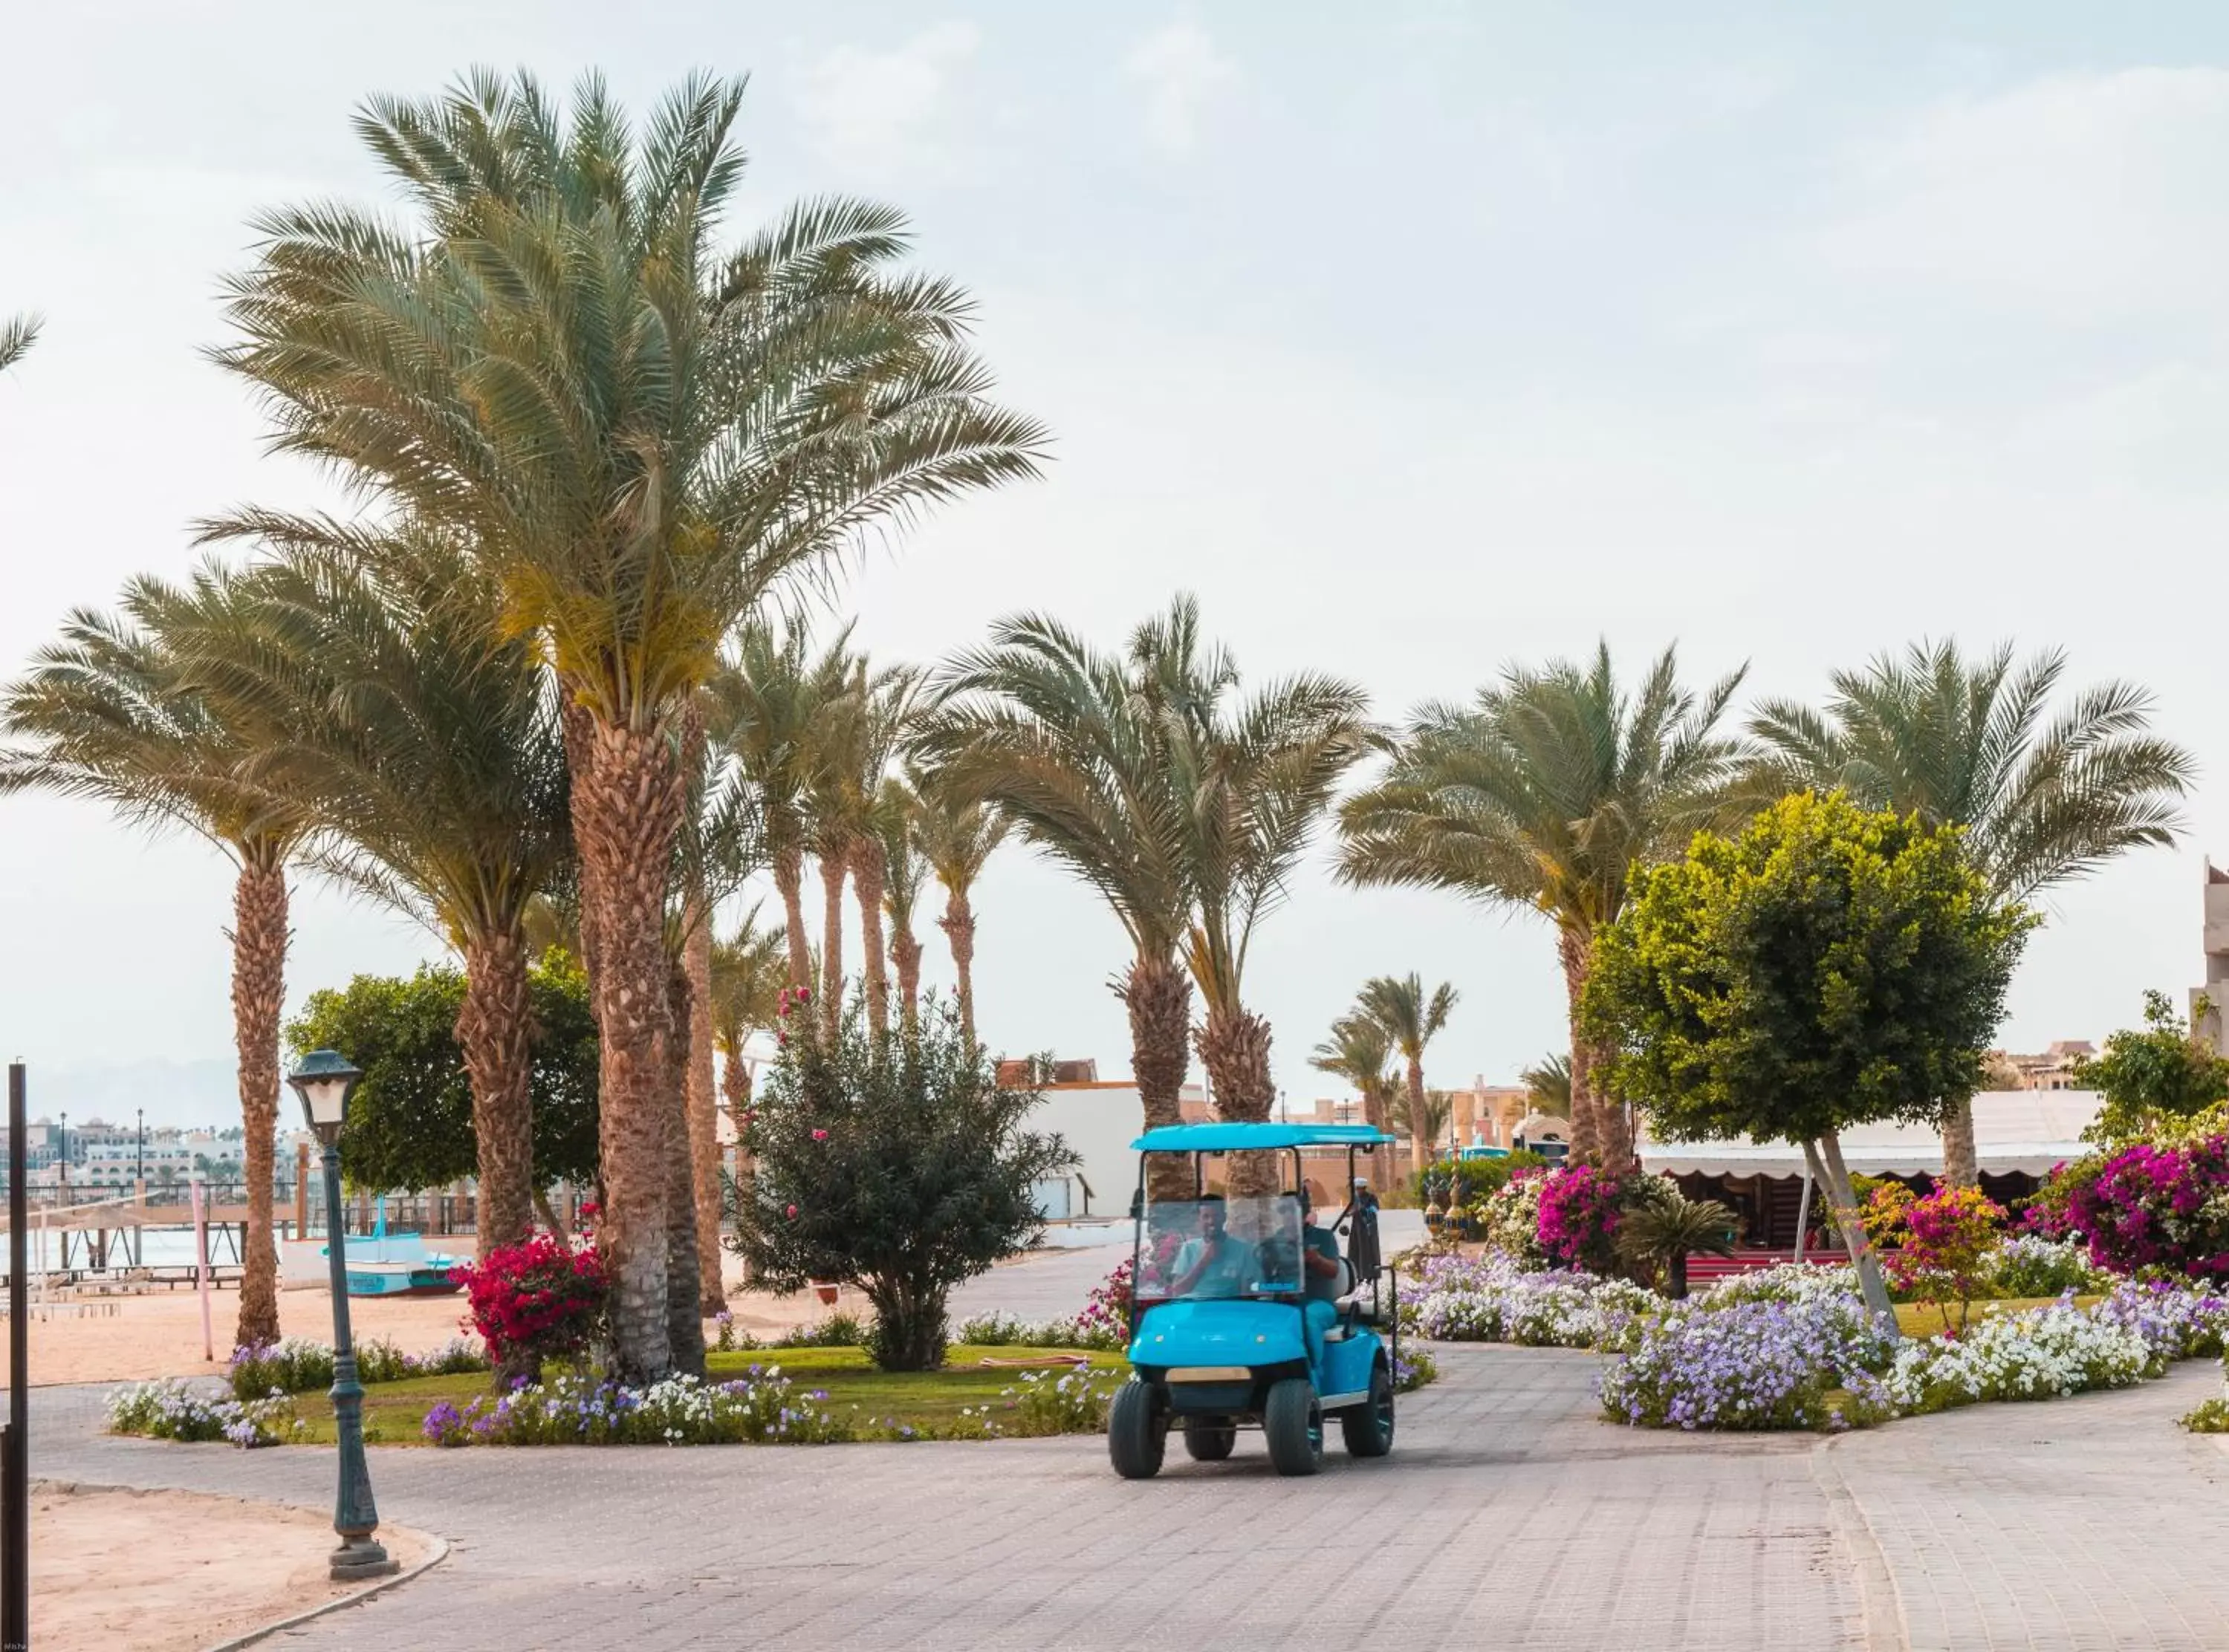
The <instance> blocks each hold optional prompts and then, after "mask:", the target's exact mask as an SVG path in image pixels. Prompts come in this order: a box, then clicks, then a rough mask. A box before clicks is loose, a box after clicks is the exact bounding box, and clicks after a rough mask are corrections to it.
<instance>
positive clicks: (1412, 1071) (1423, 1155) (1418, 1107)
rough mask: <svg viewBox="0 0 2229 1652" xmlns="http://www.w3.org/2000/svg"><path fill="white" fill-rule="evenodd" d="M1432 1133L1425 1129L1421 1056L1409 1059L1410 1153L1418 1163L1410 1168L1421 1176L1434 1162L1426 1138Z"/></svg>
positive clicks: (1429, 1144) (1422, 1063)
mask: <svg viewBox="0 0 2229 1652" xmlns="http://www.w3.org/2000/svg"><path fill="white" fill-rule="evenodd" d="M1429 1133H1430V1132H1429V1131H1428V1130H1426V1129H1425V1128H1424V1062H1423V1057H1421V1056H1411V1057H1410V1058H1409V1153H1410V1157H1411V1158H1413V1159H1414V1160H1415V1161H1416V1162H1415V1163H1414V1164H1413V1165H1411V1166H1410V1169H1412V1170H1414V1171H1415V1173H1416V1175H1419V1176H1421V1175H1423V1174H1424V1167H1425V1166H1426V1165H1427V1164H1429V1163H1430V1162H1432V1153H1431V1143H1429V1142H1427V1141H1426V1140H1425V1139H1424V1137H1426V1136H1427V1135H1429Z"/></svg>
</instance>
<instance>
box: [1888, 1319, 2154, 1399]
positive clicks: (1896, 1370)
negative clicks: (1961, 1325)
mask: <svg viewBox="0 0 2229 1652" xmlns="http://www.w3.org/2000/svg"><path fill="white" fill-rule="evenodd" d="M2166 1367H2167V1361H2166V1359H2165V1357H2164V1356H2163V1355H2161V1354H2156V1353H2155V1352H2154V1350H2153V1348H2151V1346H2150V1345H2149V1344H2148V1343H2147V1342H2146V1341H2145V1340H2144V1338H2143V1337H2142V1336H2141V1335H2137V1334H2136V1332H2135V1331H2134V1330H2131V1329H2128V1328H2126V1327H2124V1326H2123V1325H2120V1324H2117V1323H2116V1322H2113V1321H2112V1320H2110V1319H2108V1318H2105V1317H2104V1316H2100V1315H2097V1314H2094V1313H2085V1312H2084V1311H2083V1310H2082V1309H2079V1308H2077V1307H2076V1306H2075V1305H2074V1304H2073V1303H2072V1301H2065V1302H2059V1303H2052V1305H2051V1306H2049V1307H2047V1308H2031V1309H2027V1310H2026V1311H2025V1312H2022V1313H2017V1314H1999V1315H1994V1316H1990V1317H1988V1318H1986V1319H1984V1320H1982V1322H1980V1323H1979V1324H1977V1325H1975V1326H1972V1327H1970V1328H1969V1329H1966V1330H1964V1331H1962V1332H1961V1333H1960V1334H1959V1335H1957V1336H1956V1337H1913V1338H1911V1339H1909V1340H1907V1341H1905V1342H1904V1343H1903V1344H1902V1345H1901V1346H1900V1347H1899V1348H1898V1349H1897V1354H1896V1361H1895V1363H1894V1364H1893V1365H1892V1366H1891V1367H1889V1371H1888V1393H1889V1399H1890V1400H1891V1402H1892V1404H1893V1405H1895V1407H1896V1409H1897V1410H1898V1412H1907V1413H1915V1414H1917V1413H1924V1412H1934V1411H1942V1410H1943V1409H1945V1408H1946V1407H1948V1406H1951V1405H1972V1404H1975V1403H1976V1402H1977V1401H1982V1400H2008V1399H2060V1398H2063V1397H2065V1395H2068V1394H2078V1393H2087V1392H2088V1391H2089V1390H2091V1389H2093V1388H2125V1387H2127V1386H2129V1384H2131V1383H2135V1382H2141V1381H2142V1380H2143V1379H2144V1378H2146V1377H2155V1376H2158V1375H2160V1374H2162V1373H2163V1372H2164V1371H2165V1369H2166Z"/></svg>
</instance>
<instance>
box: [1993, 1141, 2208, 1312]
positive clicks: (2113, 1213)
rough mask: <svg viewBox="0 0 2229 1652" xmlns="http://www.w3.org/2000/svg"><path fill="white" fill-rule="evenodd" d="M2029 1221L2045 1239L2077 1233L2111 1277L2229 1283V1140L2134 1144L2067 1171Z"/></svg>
mask: <svg viewBox="0 0 2229 1652" xmlns="http://www.w3.org/2000/svg"><path fill="white" fill-rule="evenodd" d="M2028 1222H2029V1226H2031V1228H2032V1229H2033V1231H2036V1232H2039V1233H2043V1234H2045V1235H2046V1237H2050V1238H2064V1237H2066V1236H2069V1235H2078V1236H2079V1237H2080V1238H2082V1239H2084V1240H2086V1241H2087V1243H2088V1245H2089V1247H2090V1259H2091V1262H2092V1263H2093V1264H2095V1265H2097V1266H2098V1267H2100V1268H2104V1269H2107V1270H2109V1271H2112V1272H2114V1273H2120V1274H2130V1273H2136V1272H2138V1271H2142V1270H2146V1269H2163V1270H2166V1271H2170V1272H2174V1273H2179V1274H2183V1275H2186V1276H2188V1277H2197V1278H2229V1135H2214V1136H2207V1137H2197V1138H2194V1139H2193V1140H2190V1141H2187V1142H2183V1143H2175V1144H2167V1143H2153V1142H2136V1143H2131V1144H2130V1145H2129V1146H2127V1147H2124V1148H2122V1149H2119V1150H2117V1151H2116V1152H2112V1153H2109V1154H2093V1155H2091V1156H2089V1157H2088V1158H2086V1159H2083V1160H2080V1161H2078V1162H2075V1163H2073V1164H2070V1165H2063V1166H2061V1167H2060V1168H2059V1169H2058V1170H2056V1171H2054V1172H2053V1173H2052V1176H2051V1178H2050V1180H2049V1181H2047V1182H2046V1184H2045V1186H2044V1188H2043V1189H2042V1190H2041V1192H2040V1193H2039V1194H2038V1195H2037V1197H2036V1199H2035V1200H2034V1201H2033V1202H2032V1203H2031V1206H2030V1208H2029V1213H2028Z"/></svg>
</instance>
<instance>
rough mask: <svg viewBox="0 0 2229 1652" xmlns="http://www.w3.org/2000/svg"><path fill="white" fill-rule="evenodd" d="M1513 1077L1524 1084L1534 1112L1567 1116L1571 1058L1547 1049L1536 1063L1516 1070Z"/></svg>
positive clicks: (1569, 1109) (1562, 1117) (1569, 1108)
mask: <svg viewBox="0 0 2229 1652" xmlns="http://www.w3.org/2000/svg"><path fill="white" fill-rule="evenodd" d="M1517 1079H1518V1082H1519V1083H1520V1084H1522V1085H1524V1086H1525V1091H1526V1098H1527V1099H1528V1100H1529V1101H1530V1102H1531V1104H1532V1111H1534V1112H1536V1113H1548V1114H1551V1115H1552V1116H1553V1117H1558V1118H1561V1119H1565V1120H1568V1119H1569V1118H1570V1117H1571V1056H1570V1055H1569V1054H1567V1053H1565V1052H1564V1051H1562V1050H1551V1051H1550V1052H1549V1053H1547V1054H1545V1055H1544V1056H1542V1057H1541V1058H1540V1060H1539V1064H1538V1066H1529V1067H1527V1068H1526V1069H1525V1071H1524V1072H1522V1073H1519V1074H1518V1075H1517Z"/></svg>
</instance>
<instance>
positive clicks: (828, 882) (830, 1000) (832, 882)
mask: <svg viewBox="0 0 2229 1652" xmlns="http://www.w3.org/2000/svg"><path fill="white" fill-rule="evenodd" d="M820 947H821V951H820V1028H821V1031H822V1032H823V1033H824V1034H825V1035H826V1036H828V1037H830V1038H833V1037H834V1036H835V1035H836V1023H837V1021H838V1020H840V1019H841V1018H842V1012H843V1008H844V857H843V856H842V855H839V854H830V855H822V856H820Z"/></svg>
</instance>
